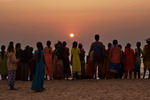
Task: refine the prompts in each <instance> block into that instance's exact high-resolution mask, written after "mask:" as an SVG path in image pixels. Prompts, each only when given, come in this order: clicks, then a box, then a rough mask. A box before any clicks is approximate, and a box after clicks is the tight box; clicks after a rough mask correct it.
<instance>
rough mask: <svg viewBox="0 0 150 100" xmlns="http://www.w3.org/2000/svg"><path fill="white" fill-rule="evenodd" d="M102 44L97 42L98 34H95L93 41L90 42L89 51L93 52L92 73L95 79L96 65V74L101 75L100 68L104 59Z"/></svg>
mask: <svg viewBox="0 0 150 100" xmlns="http://www.w3.org/2000/svg"><path fill="white" fill-rule="evenodd" d="M104 49H105V47H104V45H103V43H102V42H99V35H95V42H93V43H92V44H91V47H90V52H92V51H94V54H93V64H94V75H95V79H97V74H96V73H97V67H98V76H99V77H100V76H101V68H102V66H103V60H104Z"/></svg>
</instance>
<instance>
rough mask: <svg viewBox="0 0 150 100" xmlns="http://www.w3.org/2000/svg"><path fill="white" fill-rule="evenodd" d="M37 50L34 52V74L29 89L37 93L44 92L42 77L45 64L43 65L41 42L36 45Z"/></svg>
mask: <svg viewBox="0 0 150 100" xmlns="http://www.w3.org/2000/svg"><path fill="white" fill-rule="evenodd" d="M37 49H38V50H36V51H35V52H34V55H35V59H36V70H35V73H34V77H33V81H32V87H31V89H32V90H34V91H37V92H41V91H43V90H44V87H43V86H44V76H45V64H44V51H43V45H42V43H41V42H38V43H37Z"/></svg>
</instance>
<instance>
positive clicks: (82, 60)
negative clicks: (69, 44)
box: [78, 43, 85, 78]
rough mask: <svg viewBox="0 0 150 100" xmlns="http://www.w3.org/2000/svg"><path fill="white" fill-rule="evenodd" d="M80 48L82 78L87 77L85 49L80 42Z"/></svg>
mask: <svg viewBox="0 0 150 100" xmlns="http://www.w3.org/2000/svg"><path fill="white" fill-rule="evenodd" d="M78 48H79V49H80V54H79V56H80V61H81V78H85V59H84V58H85V51H84V49H83V45H82V44H81V43H80V44H79V45H78Z"/></svg>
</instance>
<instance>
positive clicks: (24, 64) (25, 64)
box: [21, 46, 31, 81]
mask: <svg viewBox="0 0 150 100" xmlns="http://www.w3.org/2000/svg"><path fill="white" fill-rule="evenodd" d="M30 58H31V55H30V47H29V46H26V47H25V49H24V50H23V51H22V57H21V74H22V75H21V80H22V81H28V76H29V60H30Z"/></svg>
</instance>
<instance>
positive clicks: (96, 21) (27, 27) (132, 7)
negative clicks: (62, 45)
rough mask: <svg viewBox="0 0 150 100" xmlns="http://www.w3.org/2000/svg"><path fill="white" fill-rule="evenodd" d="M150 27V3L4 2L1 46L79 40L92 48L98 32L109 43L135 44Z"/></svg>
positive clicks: (148, 0) (108, 0) (92, 0)
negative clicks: (16, 43)
mask: <svg viewBox="0 0 150 100" xmlns="http://www.w3.org/2000/svg"><path fill="white" fill-rule="evenodd" d="M149 27H150V0H0V34H1V36H0V45H2V44H6V45H7V44H8V42H9V41H10V40H13V41H14V42H21V43H22V44H23V45H26V44H29V45H31V46H34V45H35V43H36V42H37V41H42V42H43V43H45V42H46V41H47V40H48V39H49V40H51V41H52V42H53V44H54V43H55V42H57V40H61V41H63V40H66V41H67V42H72V41H74V40H77V41H79V42H81V43H83V44H84V46H85V48H89V46H90V44H91V42H92V41H93V36H94V34H95V33H99V34H101V37H102V38H101V39H102V41H103V42H104V43H105V44H107V43H108V42H111V41H112V40H113V39H118V40H119V42H120V43H121V44H123V45H125V44H126V43H127V42H131V43H132V44H133V45H134V44H135V43H136V42H137V41H141V42H142V43H144V39H145V38H147V37H148V36H150V28H149ZM70 32H74V33H75V36H76V37H75V38H74V39H70V38H69V33H70ZM68 44H69V45H71V43H68Z"/></svg>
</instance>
